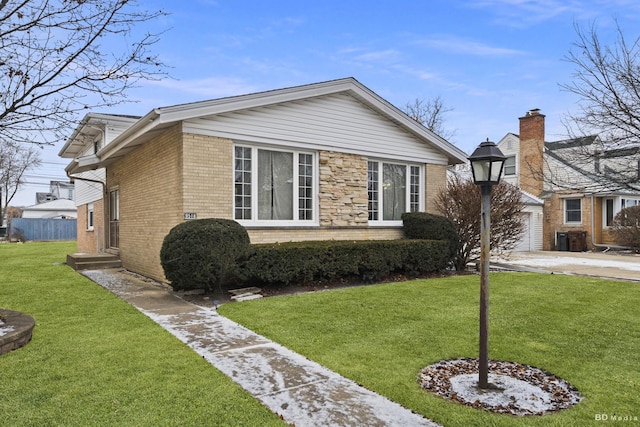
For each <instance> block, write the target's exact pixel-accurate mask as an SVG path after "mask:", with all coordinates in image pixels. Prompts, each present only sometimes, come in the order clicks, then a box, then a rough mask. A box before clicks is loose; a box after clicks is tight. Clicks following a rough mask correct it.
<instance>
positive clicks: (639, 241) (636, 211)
mask: <svg viewBox="0 0 640 427" xmlns="http://www.w3.org/2000/svg"><path fill="white" fill-rule="evenodd" d="M611 228H612V230H611V231H612V233H613V235H614V237H615V239H616V241H618V242H620V244H622V245H624V246H627V247H629V248H631V249H633V250H634V251H635V252H636V253H640V206H630V207H628V208H625V209H622V210H621V211H620V212H618V213H617V214H616V216H615V217H614V218H613V224H611Z"/></svg>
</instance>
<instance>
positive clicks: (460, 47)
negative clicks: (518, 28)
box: [416, 35, 525, 56]
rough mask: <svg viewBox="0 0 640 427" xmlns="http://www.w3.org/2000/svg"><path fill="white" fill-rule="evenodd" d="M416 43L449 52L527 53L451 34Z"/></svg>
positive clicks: (493, 54) (506, 54)
mask: <svg viewBox="0 0 640 427" xmlns="http://www.w3.org/2000/svg"><path fill="white" fill-rule="evenodd" d="M416 44H418V45H421V46H426V47H430V48H433V49H437V50H441V51H444V52H448V53H454V54H462V55H474V56H517V55H523V54H525V52H524V51H521V50H516V49H508V48H503V47H496V46H489V45H487V44H483V43H479V42H477V41H473V40H470V39H464V38H460V37H456V36H451V35H444V36H434V37H433V38H428V39H422V40H418V41H417V42H416Z"/></svg>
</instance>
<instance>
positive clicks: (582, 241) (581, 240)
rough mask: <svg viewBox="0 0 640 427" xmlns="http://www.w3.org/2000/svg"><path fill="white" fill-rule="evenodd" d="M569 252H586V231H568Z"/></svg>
mask: <svg viewBox="0 0 640 427" xmlns="http://www.w3.org/2000/svg"><path fill="white" fill-rule="evenodd" d="M569 250H570V251H571V252H584V251H586V250H587V232H586V231H570V232H569Z"/></svg>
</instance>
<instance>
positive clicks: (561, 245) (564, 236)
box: [557, 232, 569, 252]
mask: <svg viewBox="0 0 640 427" xmlns="http://www.w3.org/2000/svg"><path fill="white" fill-rule="evenodd" d="M557 239H558V250H559V251H565V252H567V251H568V250H569V233H567V232H559V233H557Z"/></svg>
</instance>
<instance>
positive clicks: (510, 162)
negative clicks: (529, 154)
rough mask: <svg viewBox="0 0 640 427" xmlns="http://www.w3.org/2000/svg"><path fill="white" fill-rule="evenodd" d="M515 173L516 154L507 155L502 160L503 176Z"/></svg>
mask: <svg viewBox="0 0 640 427" xmlns="http://www.w3.org/2000/svg"><path fill="white" fill-rule="evenodd" d="M515 174H516V156H509V157H507V160H505V161H504V176H511V175H515Z"/></svg>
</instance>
